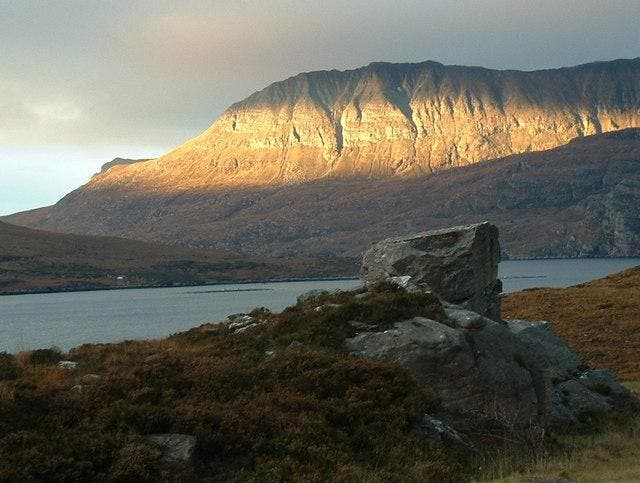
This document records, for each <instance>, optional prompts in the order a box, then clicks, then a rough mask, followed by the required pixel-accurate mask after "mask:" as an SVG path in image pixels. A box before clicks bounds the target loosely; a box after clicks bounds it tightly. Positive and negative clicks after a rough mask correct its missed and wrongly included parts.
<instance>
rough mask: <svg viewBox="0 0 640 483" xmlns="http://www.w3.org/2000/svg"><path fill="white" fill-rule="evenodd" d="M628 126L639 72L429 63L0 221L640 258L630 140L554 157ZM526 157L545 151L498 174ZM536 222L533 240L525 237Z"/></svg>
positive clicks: (103, 177)
mask: <svg viewBox="0 0 640 483" xmlns="http://www.w3.org/2000/svg"><path fill="white" fill-rule="evenodd" d="M630 126H631V127H633V126H636V127H640V58H638V59H633V60H617V61H611V62H598V63H593V64H586V65H582V66H577V67H571V68H562V69H552V70H541V71H533V72H519V71H495V70H489V69H483V68H479V67H461V66H444V65H441V64H438V63H435V62H425V63H420V64H385V63H375V64H371V65H369V66H367V67H363V68H361V69H356V70H351V71H344V72H339V71H328V72H312V73H307V74H300V75H298V76H296V77H293V78H291V79H288V80H285V81H283V82H278V83H275V84H273V85H271V86H269V87H267V88H266V89H264V90H263V91H260V92H258V93H256V94H253V95H252V96H250V97H248V98H247V99H245V100H244V101H242V102H239V103H237V104H234V105H232V106H231V107H230V108H229V109H228V110H227V111H226V112H225V113H224V114H223V115H222V116H221V117H220V119H219V120H218V121H217V122H216V123H214V124H213V126H211V128H209V129H208V130H207V131H205V132H204V133H203V134H201V135H200V136H198V137H196V138H194V139H192V140H190V141H188V142H187V143H185V144H184V145H183V146H181V147H179V148H177V149H176V150H174V151H172V152H170V153H168V154H166V155H165V156H162V157H160V158H158V159H155V160H150V161H146V162H138V163H134V164H128V165H115V166H113V167H111V168H110V169H108V170H107V171H106V172H103V173H100V174H97V175H96V176H94V177H93V178H92V180H91V181H90V182H89V183H88V184H86V185H85V186H83V187H81V188H79V189H78V190H76V191H74V192H72V193H70V194H69V195H67V196H66V197H64V198H63V199H62V200H60V202H58V203H57V204H56V205H54V206H52V207H47V208H43V209H39V210H33V211H30V212H25V213H20V214H17V215H13V216H11V217H9V218H7V220H8V221H11V222H12V223H16V224H20V225H26V226H30V227H34V228H42V229H47V230H53V231H62V232H71V233H82V234H100V235H118V236H124V237H128V238H136V239H143V240H154V241H158V242H162V243H168V244H181V245H186V246H194V247H217V248H225V249H232V250H237V249H240V250H243V251H251V252H255V253H261V254H267V255H291V254H313V255H317V254H322V255H345V254H346V255H349V256H359V255H360V253H361V251H362V249H363V248H364V247H366V245H367V244H368V243H369V241H370V240H375V239H378V238H380V236H381V235H382V236H384V235H386V234H391V233H397V232H403V231H406V232H410V231H416V230H419V229H430V228H435V227H440V226H448V225H451V224H452V222H454V221H455V222H461V221H473V222H476V221H479V220H483V219H489V220H491V221H493V222H494V223H497V224H498V225H499V226H500V228H501V230H502V232H503V233H502V239H503V241H504V243H503V248H504V251H505V254H506V255H507V256H513V257H529V256H595V255H611V256H613V255H624V254H637V253H640V252H639V251H638V250H639V247H638V245H637V236H638V233H639V231H638V227H637V226H636V225H637V222H636V221H634V220H635V218H634V215H633V213H630V212H629V209H630V208H629V206H628V205H627V204H626V202H627V198H629V199H635V197H636V196H637V185H636V184H634V180H637V163H636V162H637V159H638V158H637V157H636V153H637V145H638V141H637V137H636V132H635V131H629V132H627V134H626V135H625V136H626V137H624V136H623V137H622V138H620V137H615V136H614V137H607V136H606V135H601V136H600V137H598V136H596V137H595V138H593V139H590V140H587V141H586V143H587V144H580V143H569V144H568V145H567V146H566V147H562V148H560V149H559V150H558V151H554V150H553V148H555V147H558V146H561V145H564V144H565V143H567V142H569V141H571V140H573V139H576V138H580V137H583V136H586V135H590V134H594V133H595V134H601V133H603V132H608V131H617V130H621V129H623V128H627V127H630ZM623 132H626V131H623ZM592 149H593V150H594V151H593V152H592V151H591V150H592ZM536 150H547V151H546V152H545V153H540V154H533V153H532V154H530V155H529V154H522V156H523V157H522V158H509V157H508V156H509V155H512V154H514V153H523V152H531V151H536ZM625 150H626V151H625ZM500 156H503V157H504V156H507V157H506V158H504V159H501V160H500V161H492V162H491V163H487V160H489V159H491V158H497V157H500ZM549 160H551V161H549ZM480 161H482V163H479V162H480ZM530 164H531V165H533V166H537V168H535V169H529V168H528V167H527V166H529V165H530ZM464 166H467V167H466V168H464ZM498 167H499V168H498ZM445 168H455V169H445ZM503 169H504V170H506V171H504V170H503ZM622 174H624V177H622ZM597 213H598V214H600V215H601V216H602V217H603V218H602V220H599V219H597V218H595V217H596V214H597ZM532 222H534V223H535V225H536V226H538V227H539V229H540V232H541V235H539V236H536V237H530V236H526V235H523V233H524V232H526V230H527V229H529V227H530V223H532Z"/></svg>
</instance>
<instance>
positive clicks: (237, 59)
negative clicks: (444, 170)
mask: <svg viewBox="0 0 640 483" xmlns="http://www.w3.org/2000/svg"><path fill="white" fill-rule="evenodd" d="M638 19H640V0H606V1H602V0H597V1H596V0H415V1H414V0H390V1H387V0H321V1H320V0H315V1H306V0H298V1H292V0H268V1H266V0H262V1H257V0H232V1H227V0H209V1H204V0H199V1H196V0H175V1H165V0H148V1H147V0H126V1H118V0H111V1H103V0H78V1H70V0H56V1H47V0H0V215H2V214H8V213H13V212H16V211H20V210H25V209H30V208H35V207H38V206H44V205H48V204H52V203H54V202H56V201H57V200H58V199H59V198H60V197H62V196H63V195H64V194H66V193H67V192H69V191H71V190H72V189H74V188H76V187H78V186H79V185H81V184H82V183H84V182H86V181H87V180H88V179H89V178H90V177H91V175H92V174H93V173H95V172H97V171H99V168H100V166H101V165H102V164H103V163H105V162H107V161H109V160H111V159H113V158H115V157H129V158H149V157H155V156H159V155H161V154H163V153H164V152H166V151H167V150H169V149H170V148H172V147H175V146H177V145H180V144H182V143H183V142H184V141H186V140H187V139H189V138H191V137H193V136H195V135H197V134H199V133H200V132H202V131H204V130H205V129H206V128H207V127H209V126H210V125H211V124H212V123H213V122H214V121H215V120H216V118H217V117H218V116H219V115H220V114H221V113H222V112H223V111H224V109H225V108H226V107H228V106H229V105H230V104H231V103H233V102H235V101H238V100H241V99H243V98H244V97H246V96H247V95H249V94H251V93H253V92H255V91H257V90H260V89H262V88H264V87H266V86H267V85H269V84H270V83H272V82H275V81H278V80H282V79H285V78H287V77H290V76H292V75H295V74H297V73H299V72H306V71H311V70H320V69H333V68H336V69H348V68H355V67H360V66H362V65H366V64H368V63H370V62H373V61H388V62H420V61H424V60H435V61H438V62H442V63H444V64H462V65H480V66H484V67H490V68H498V69H505V68H508V69H525V70H533V69H539V68H548V67H561V66H569V65H577V64H581V63H585V62H592V61H596V60H611V59H615V58H634V57H638V56H640V28H639V27H638Z"/></svg>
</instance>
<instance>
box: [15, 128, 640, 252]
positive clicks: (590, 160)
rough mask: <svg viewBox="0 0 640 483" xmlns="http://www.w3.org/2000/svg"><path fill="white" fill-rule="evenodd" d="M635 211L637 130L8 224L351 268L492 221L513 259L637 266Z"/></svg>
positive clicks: (106, 202)
mask: <svg viewBox="0 0 640 483" xmlns="http://www.w3.org/2000/svg"><path fill="white" fill-rule="evenodd" d="M134 166H136V165H134ZM637 206H640V129H629V130H623V131H617V132H614V133H608V134H600V135H597V136H590V137H586V138H583V139H578V140H575V141H573V142H571V143H569V144H567V145H565V146H562V147H559V148H555V149H552V150H548V151H541V152H535V153H527V154H520V155H514V156H509V157H506V158H502V159H498V160H493V161H487V162H484V163H478V164H475V165H473V166H467V167H463V168H455V169H450V170H447V171H444V172H439V173H435V174H432V175H429V176H422V177H417V178H410V179H402V178H397V177H396V178H384V179H365V178H328V179H324V180H317V181H311V182H307V183H299V184H291V185H287V186H272V187H261V188H225V189H222V188H220V189H213V188H212V189H200V190H185V191H183V192H181V193H179V194H172V195H166V194H164V193H162V192H153V193H149V192H145V191H131V190H130V189H129V188H127V187H124V186H113V187H105V186H93V185H89V186H87V187H84V188H80V189H78V190H76V191H74V192H73V193H71V194H69V195H67V196H66V197H65V198H63V199H62V200H61V201H60V202H59V203H57V204H56V205H54V206H52V207H48V208H43V209H39V210H34V211H31V212H25V213H20V214H17V215H14V216H11V217H9V218H8V220H10V221H11V222H13V223H17V224H23V225H28V226H32V227H38V228H55V229H56V230H62V231H69V232H80V233H91V234H100V235H106V234H115V235H119V236H127V237H132V238H138V239H145V240H153V241H158V242H161V243H167V244H173V243H176V244H182V245H187V246H205V247H217V248H223V249H227V250H241V251H243V252H249V253H260V254H264V255H314V256H315V255H332V256H335V255H338V256H351V257H360V256H361V254H362V253H363V251H364V250H365V249H366V248H367V247H368V245H369V244H370V243H371V242H372V241H374V240H378V239H380V238H383V237H385V236H391V235H397V234H399V233H411V232H417V231H422V230H427V229H433V228H440V227H446V226H451V225H459V224H466V223H475V222H477V221H479V220H488V221H491V222H492V223H494V224H495V225H497V226H498V227H499V229H500V238H501V246H502V248H503V252H504V253H503V255H504V256H506V257H513V258H517V257H552V256H560V257H590V256H635V255H639V254H640V217H638V215H637Z"/></svg>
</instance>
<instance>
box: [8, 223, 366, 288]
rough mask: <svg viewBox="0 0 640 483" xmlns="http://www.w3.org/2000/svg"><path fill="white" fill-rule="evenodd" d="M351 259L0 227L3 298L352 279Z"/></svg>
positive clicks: (10, 226) (353, 266)
mask: <svg viewBox="0 0 640 483" xmlns="http://www.w3.org/2000/svg"><path fill="white" fill-rule="evenodd" d="M355 271H356V269H355V264H354V265H351V264H350V263H349V261H348V260H337V261H336V260H313V259H270V258H263V257H257V256H246V255H242V254H239V253H233V252H227V251H223V250H196V249H192V250H190V249H182V248H177V247H167V246H163V245H159V244H156V243H145V242H139V241H133V240H126V239H122V238H111V237H94V236H78V235H65V234H60V233H51V232H44V231H40V230H32V229H29V228H23V227H18V226H14V225H10V224H7V223H2V222H0V293H16V292H29V291H59V290H81V289H94V288H109V287H127V286H137V285H141V286H166V285H180V284H188V285H192V284H197V283H210V282H219V281H236V280H237V281H240V280H256V279H288V278H304V277H313V276H316V277H321V276H335V275H351V274H353V273H355Z"/></svg>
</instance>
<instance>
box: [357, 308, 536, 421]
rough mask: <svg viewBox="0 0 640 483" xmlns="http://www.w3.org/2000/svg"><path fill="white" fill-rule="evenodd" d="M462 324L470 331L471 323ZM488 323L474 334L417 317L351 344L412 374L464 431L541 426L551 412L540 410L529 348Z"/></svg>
mask: <svg viewBox="0 0 640 483" xmlns="http://www.w3.org/2000/svg"><path fill="white" fill-rule="evenodd" d="M466 315H469V314H468V313H467V314H466ZM476 315H477V314H476ZM477 317H480V316H479V315H477ZM460 320H461V321H462V322H463V323H464V324H465V325H466V318H460ZM482 320H483V322H484V325H483V326H479V325H478V324H474V327H476V328H471V329H468V328H463V327H461V326H460V325H457V322H456V321H453V320H452V321H451V322H452V323H451V325H447V324H444V323H441V322H437V321H435V320H430V319H426V318H422V317H416V318H413V319H410V320H404V321H399V322H397V323H395V324H394V326H393V328H391V329H388V330H385V331H383V332H362V333H360V334H358V335H356V336H355V337H353V338H350V339H347V342H346V343H347V347H348V348H349V350H350V351H351V352H352V353H355V354H358V355H360V356H363V357H367V358H370V359H376V360H383V361H386V362H391V363H395V364H398V365H400V366H402V367H405V368H406V369H408V370H409V371H410V372H411V373H412V374H413V375H414V377H415V378H416V380H417V381H418V382H419V383H420V384H421V385H423V386H424V387H426V388H430V389H432V390H434V391H436V392H437V393H438V395H439V396H440V398H441V401H442V408H443V409H444V411H446V413H447V414H448V415H449V417H450V420H451V421H453V422H454V424H455V425H456V427H458V428H460V429H463V430H464V429H466V428H465V424H467V423H470V424H471V425H476V424H478V423H483V424H485V425H496V424H500V425H504V424H510V425H515V426H520V425H522V426H524V425H528V424H530V422H531V421H537V420H538V415H539V414H540V412H543V411H544V410H545V408H541V407H539V403H538V401H539V396H538V394H537V392H536V383H535V380H534V378H535V377H536V375H537V373H535V372H532V368H530V367H528V366H527V364H526V356H525V351H526V348H525V346H524V345H522V344H521V343H520V342H519V340H518V339H517V338H516V337H515V336H514V334H513V333H512V332H511V331H510V330H509V329H508V328H507V327H506V326H505V325H503V324H501V323H499V322H495V321H493V320H489V319H484V318H483V319H482Z"/></svg>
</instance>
